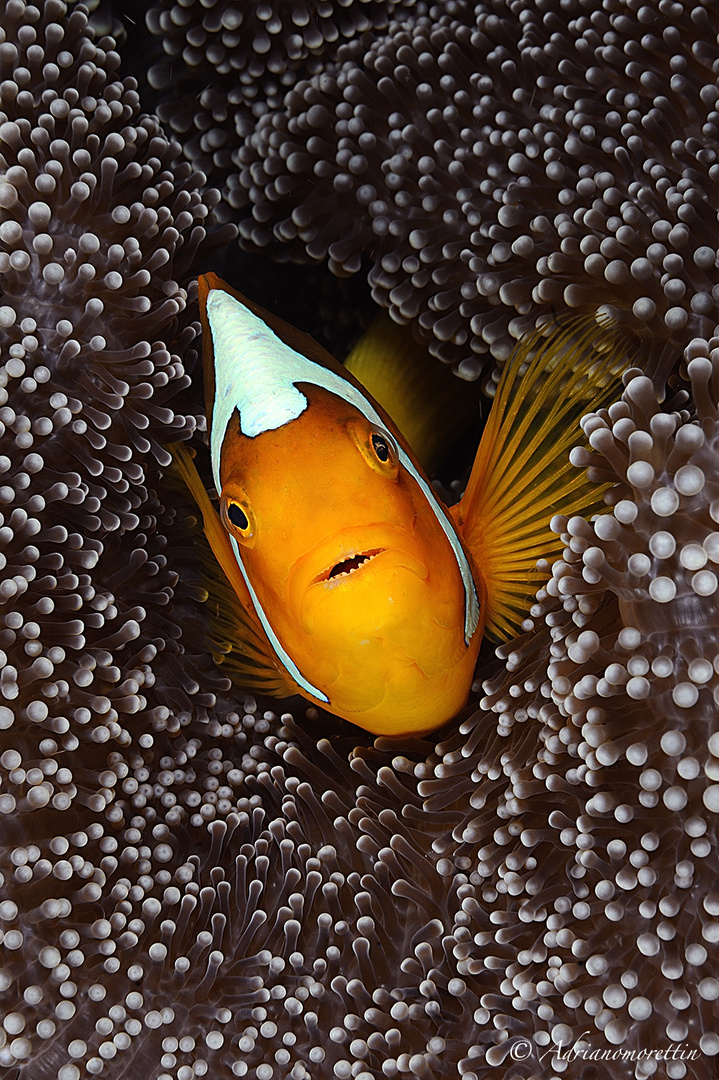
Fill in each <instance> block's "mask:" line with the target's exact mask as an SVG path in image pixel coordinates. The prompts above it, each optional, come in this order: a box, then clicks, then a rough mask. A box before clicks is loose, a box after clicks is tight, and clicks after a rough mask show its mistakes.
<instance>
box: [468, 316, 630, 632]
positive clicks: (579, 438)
mask: <svg viewBox="0 0 719 1080" xmlns="http://www.w3.org/2000/svg"><path fill="white" fill-rule="evenodd" d="M635 352H636V346H634V345H633V344H632V343H630V342H629V341H628V339H627V338H626V336H625V335H624V334H622V333H621V332H620V331H619V330H617V329H616V328H613V327H611V326H608V325H607V324H606V321H605V322H604V324H602V323H601V322H599V321H598V319H597V317H595V316H594V315H592V316H583V317H580V318H575V319H572V320H571V321H566V322H563V323H560V324H557V323H555V324H554V325H553V326H552V327H550V328H549V329H547V328H546V327H543V328H542V329H540V330H538V331H535V332H534V333H533V334H530V335H529V336H528V337H527V338H525V339H524V340H523V341H522V342H521V343H520V344H519V345H518V347H517V348H516V349H515V352H514V354H513V355H512V357H511V358H510V360H509V361H508V363H507V366H506V368H505V369H504V372H503V374H502V378H501V380H500V383H499V386H498V389H497V394H496V397H495V400H494V403H493V405H492V409H491V412H490V416H489V420H488V422H487V426H486V428H485V430H484V432H483V435H482V441H481V443H480V446H479V449H478V451H477V456H476V458H475V462H474V466H473V468H472V472H471V475H470V478H469V482H468V484H467V488H466V491H465V493H464V495H463V497H462V499H461V501H460V502H459V503H458V504H457V506H455V507H453V508H452V515H453V517H454V520H455V522H456V525H457V528H458V531H459V533H460V535H461V537H462V539H463V541H464V543H465V545H466V547H467V548H468V549H469V551H470V554H471V555H472V558H473V560H474V563H475V566H476V567H477V570H478V572H479V573H480V574H481V576H482V578H483V581H484V585H485V587H486V594H487V600H486V603H487V610H486V612H485V615H486V623H485V632H486V633H487V634H488V636H489V637H491V638H493V639H494V640H500V641H506V640H508V639H509V638H511V637H513V636H515V635H516V634H517V633H518V632H519V630H520V627H521V623H522V621H523V619H525V618H526V617H527V613H528V610H529V607H530V605H531V603H532V597H533V596H534V594H535V592H536V590H537V588H539V586H540V584H541V582H542V580H543V579H546V577H547V574H546V572H545V573H542V572H540V571H539V570H537V567H536V563H537V560H538V559H540V558H541V559H546V560H547V561H548V562H549V563H551V562H553V561H554V560H555V559H556V558H557V557H558V556H559V555H560V554H561V551H562V544H561V541H560V539H559V537H558V536H557V535H556V534H555V533H553V532H552V531H551V529H550V528H549V522H550V520H551V518H552V517H553V516H554V515H555V514H566V515H567V516H571V515H573V514H580V515H582V516H584V517H589V516H591V515H592V514H596V513H598V512H601V511H602V510H605V509H606V505H605V503H604V501H603V495H604V492H605V491H606V489H607V487H608V485H607V484H602V483H595V482H592V481H590V480H589V478H588V476H587V473H586V471H585V470H581V469H577V468H574V467H573V466H572V465H571V464H570V462H569V452H570V450H571V449H572V447H573V446H575V445H577V444H578V443H581V442H583V434H582V431H581V428H580V426H579V421H580V419H581V417H582V416H583V415H584V414H585V413H586V412H589V411H590V410H594V409H598V408H602V407H603V406H606V405H608V404H610V403H611V402H612V401H613V400H615V399H616V398H617V397H618V396H619V394H620V392H621V375H622V372H623V371H624V370H626V368H627V367H630V366H631V365H632V363H633V362H634V359H635V356H634V354H635Z"/></svg>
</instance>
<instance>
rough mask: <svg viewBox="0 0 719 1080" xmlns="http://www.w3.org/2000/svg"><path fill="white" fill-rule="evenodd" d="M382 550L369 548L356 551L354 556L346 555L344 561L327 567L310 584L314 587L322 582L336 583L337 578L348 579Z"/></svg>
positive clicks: (382, 549)
mask: <svg viewBox="0 0 719 1080" xmlns="http://www.w3.org/2000/svg"><path fill="white" fill-rule="evenodd" d="M384 550H385V549H384V548H370V549H369V551H358V552H356V553H355V554H354V555H348V556H347V558H346V559H341V560H340V561H339V562H337V563H334V565H332V566H330V567H328V569H326V570H323V571H322V573H321V574H318V575H317V577H316V578H315V579H314V581H313V582H312V584H313V585H316V584H319V583H321V582H323V581H336V580H337V579H338V578H343V577H349V575H350V574H354V573H356V571H357V570H359V569H360V567H362V566H365V565H366V563H368V562H370V561H371V560H372V559H374V558H376V557H377V555H381V554H382V553H383V551H384Z"/></svg>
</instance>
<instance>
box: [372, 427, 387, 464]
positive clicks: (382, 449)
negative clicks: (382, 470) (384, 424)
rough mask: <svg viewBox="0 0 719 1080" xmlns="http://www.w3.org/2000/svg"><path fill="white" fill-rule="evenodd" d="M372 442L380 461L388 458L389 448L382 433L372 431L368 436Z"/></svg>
mask: <svg viewBox="0 0 719 1080" xmlns="http://www.w3.org/2000/svg"><path fill="white" fill-rule="evenodd" d="M370 442H371V443H372V449H373V450H374V452H375V454H376V455H377V457H378V458H379V460H380V461H381V462H387V461H389V459H390V449H389V444H388V442H387V440H386V439H385V438H384V436H383V435H378V434H377V432H374V433H373V434H372V436H371V438H370Z"/></svg>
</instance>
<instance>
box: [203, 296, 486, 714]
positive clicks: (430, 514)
mask: <svg viewBox="0 0 719 1080" xmlns="http://www.w3.org/2000/svg"><path fill="white" fill-rule="evenodd" d="M200 296H201V305H202V311H203V321H204V323H205V327H204V334H205V341H207V342H211V346H212V347H211V349H207V350H206V352H205V366H206V381H207V385H208V386H210V387H212V390H211V400H210V402H209V406H208V415H210V416H211V422H210V430H211V437H210V453H211V459H212V467H213V474H214V479H215V486H216V488H217V491H218V494H219V498H220V516H221V518H222V521H223V523H224V525H225V528H226V531H227V534H228V537H229V540H230V544H231V546H232V548H233V551H234V554H235V558H236V560H237V564H238V566H239V568H240V573H241V575H242V578H243V579H244V582H245V585H246V587H247V593H248V594H249V597H250V601H251V604H252V606H253V609H254V612H255V614H256V615H257V617H258V619H259V621H260V623H261V624H262V626H263V629H264V631H265V633H266V635H267V638H268V641H269V643H270V645H271V646H272V649H273V653H274V659H275V662H279V664H281V665H282V666H283V668H284V670H285V673H286V674H287V676H288V677H289V678H290V679H291V680H292V681H293V682H294V683H295V684H296V686H297V688H298V689H299V690H300V692H302V693H304V694H305V696H306V697H308V698H309V699H310V700H312V701H315V702H317V703H318V704H322V705H325V706H327V707H328V708H330V709H331V710H332V711H334V712H336V713H338V714H339V715H341V716H343V717H345V718H346V719H348V720H351V721H353V722H354V723H358V724H360V725H361V726H363V727H365V728H367V729H368V730H371V731H375V732H381V731H386V730H390V729H391V727H392V725H394V724H396V723H397V722H399V723H400V724H401V725H402V728H403V730H405V731H408V730H411V731H413V732H422V731H425V730H430V729H431V728H432V727H436V725H437V717H438V716H439V717H441V718H443V719H445V718H448V717H449V716H451V715H453V714H454V713H455V712H456V711H457V710H458V709H459V708H460V707H461V705H462V704H463V701H464V698H465V697H466V688H467V686H468V684H469V682H470V681H471V677H472V672H473V670H474V665H475V662H476V657H477V652H478V650H479V644H480V641H481V637H482V632H481V626H480V611H481V605H480V601H479V597H478V595H477V588H476V585H475V581H474V573H473V569H472V567H471V564H470V559H469V557H468V555H467V553H466V552H465V550H464V548H463V545H462V543H461V540H460V538H459V536H458V535H457V532H456V529H455V527H454V524H453V523H452V520H451V518H450V515H449V514H448V512H447V510H446V508H444V507H443V506H442V505H441V503H440V502H439V500H438V499H437V498H436V496H435V494H434V492H433V491H432V488H431V486H430V484H429V481H428V479H427V477H426V476H425V475H424V474H423V472H422V470H421V469H420V467H419V465H418V463H417V461H416V460H415V458H414V456H413V454H412V452H411V450H410V448H409V447H408V446H407V445H406V444H405V443H404V440H403V439H402V436H401V435H400V433H399V431H398V430H397V429H396V428H395V426H394V424H393V423H392V421H391V419H390V418H389V417H388V416H387V415H386V414H385V413H384V412H383V411H382V410H381V408H380V406H379V405H378V404H377V403H376V402H375V401H373V399H372V398H371V397H370V396H369V395H368V394H367V393H366V391H364V390H363V389H362V387H361V386H360V385H359V384H358V383H357V382H356V381H355V380H354V379H352V378H351V377H349V376H348V375H347V373H346V372H344V371H343V370H342V368H341V366H340V365H339V364H337V363H336V362H334V361H333V360H332V359H331V358H330V357H329V356H325V355H322V354H321V353H320V352H319V349H318V348H317V347H316V346H315V348H314V349H313V354H314V355H312V356H307V355H305V353H304V352H301V351H298V350H297V349H296V348H293V347H292V345H290V344H289V343H288V342H287V341H285V340H283V337H282V336H279V335H278V333H276V332H275V331H276V330H277V329H279V324H278V323H276V324H275V328H274V329H273V328H272V327H271V326H269V325H268V324H267V322H266V321H264V320H263V319H260V318H259V316H258V315H257V314H255V313H254V312H253V311H251V310H250V308H249V307H248V306H247V302H246V301H242V300H240V299H239V298H238V297H237V296H236V295H235V294H233V293H232V292H231V291H230V290H229V289H228V288H227V286H225V285H224V284H223V283H221V282H219V279H215V278H214V277H213V276H210V275H207V276H206V277H204V278H203V279H202V281H201V293H200ZM265 318H267V316H265ZM280 333H281V330H280ZM284 336H286V337H289V338H290V340H293V342H294V343H297V335H295V334H294V332H290V333H289V334H288V333H287V332H285V335H284ZM242 599H243V600H244V599H245V598H244V597H243V598H242Z"/></svg>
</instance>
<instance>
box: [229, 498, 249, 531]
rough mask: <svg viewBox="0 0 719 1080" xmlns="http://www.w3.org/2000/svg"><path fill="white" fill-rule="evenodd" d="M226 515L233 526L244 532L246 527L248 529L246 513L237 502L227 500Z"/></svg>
mask: <svg viewBox="0 0 719 1080" xmlns="http://www.w3.org/2000/svg"><path fill="white" fill-rule="evenodd" d="M227 516H228V518H229V519H230V521H231V522H232V524H233V525H234V526H235V528H237V529H240V530H241V531H242V532H244V531H245V530H246V529H249V527H250V522H249V518H248V517H247V514H246V513H245V511H244V510H243V509H242V507H241V506H240V504H239V503H236V502H228V504H227Z"/></svg>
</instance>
